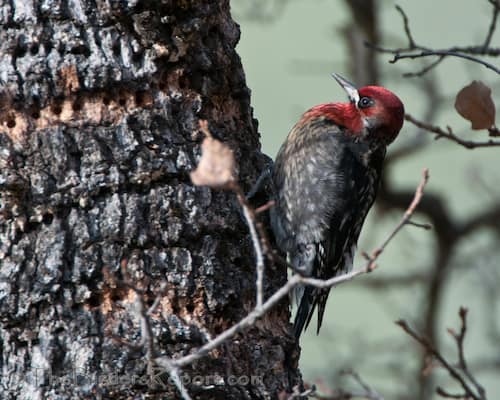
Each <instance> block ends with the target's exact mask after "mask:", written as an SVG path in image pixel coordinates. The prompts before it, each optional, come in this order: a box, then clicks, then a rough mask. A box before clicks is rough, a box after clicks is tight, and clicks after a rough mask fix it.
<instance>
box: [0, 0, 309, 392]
mask: <svg viewBox="0 0 500 400" xmlns="http://www.w3.org/2000/svg"><path fill="white" fill-rule="evenodd" d="M228 3H229V2H228V0H212V1H210V2H207V1H203V0H164V1H143V2H139V1H120V2H118V1H106V0H103V1H101V0H98V1H90V0H53V1H52V0H45V1H42V0H39V1H37V0H35V1H26V0H14V1H0V24H1V29H0V55H1V57H0V85H1V86H0V89H1V91H0V102H1V105H0V123H1V124H0V206H1V208H0V211H1V213H0V347H1V354H2V357H1V359H0V362H1V370H2V374H1V385H2V389H1V391H2V395H1V397H2V398H4V399H8V398H9V399H45V398H52V399H85V398H113V399H125V398H127V399H128V398H134V399H136V398H148V399H149V398H169V399H170V398H175V397H178V396H179V395H178V393H177V391H176V389H175V386H173V385H172V384H171V383H169V382H168V381H167V379H166V377H165V376H161V377H160V375H161V374H156V375H155V376H154V380H152V381H151V380H148V375H147V373H146V364H147V362H146V359H145V350H144V349H142V348H141V347H140V346H139V347H135V348H134V347H133V346H129V345H127V343H132V344H137V343H139V341H140V339H141V333H140V329H139V322H138V319H137V318H136V316H135V314H134V312H133V306H134V297H135V296H136V295H137V294H136V292H135V291H134V290H133V289H132V288H131V286H130V285H127V284H126V282H125V281H126V279H128V280H129V282H132V283H133V285H134V286H136V287H138V288H140V289H141V290H142V291H143V292H144V298H145V299H146V303H147V304H151V303H152V302H153V300H154V299H155V298H156V296H157V295H158V293H159V290H160V285H161V283H162V282H166V283H167V286H166V290H165V291H164V292H163V294H162V295H161V301H160V304H159V306H158V308H157V309H156V311H155V312H154V313H153V315H152V318H151V325H152V330H153V335H154V339H155V344H156V348H157V350H158V351H159V352H160V353H162V354H168V355H171V356H172V357H175V356H179V355H184V354H187V353H189V351H190V350H191V349H193V348H195V347H197V346H200V345H201V344H203V343H204V342H205V341H206V340H207V337H209V336H210V335H212V336H213V335H214V334H217V333H218V332H221V331H222V330H224V329H226V328H228V327H229V326H231V324H232V323H234V322H236V321H238V320H239V319H240V318H242V317H243V316H244V315H245V314H246V313H247V312H248V310H249V309H251V307H252V306H253V305H254V299H255V284H254V281H255V263H254V255H253V253H252V246H251V243H250V240H249V237H248V230H247V227H246V226H245V224H244V222H243V220H242V218H241V214H240V210H239V207H238V204H237V202H236V201H235V199H234V195H233V194H231V193H226V192H217V191H212V190H209V189H207V188H197V187H193V186H192V184H191V182H190V180H189V175H188V172H189V171H190V170H191V169H193V168H194V165H195V164H196V160H197V157H198V156H199V143H200V140H201V135H200V133H199V132H198V130H197V127H198V121H199V119H206V120H208V121H209V125H210V129H211V131H212V133H213V134H214V136H216V137H217V138H218V139H220V140H222V141H224V142H226V143H228V144H229V146H230V147H231V148H232V149H233V150H234V152H235V155H236V158H237V160H238V164H239V174H240V179H241V183H242V185H243V187H244V188H247V189H248V188H249V187H250V185H251V183H252V182H254V181H255V179H256V177H257V176H258V175H259V172H260V171H261V170H262V169H263V168H264V167H265V165H266V163H267V162H268V160H267V158H266V157H265V156H264V155H262V153H261V152H260V144H259V135H258V133H257V126H256V121H255V120H253V118H252V112H251V108H250V94H249V90H248V88H247V87H246V84H245V79H244V74H243V70H242V67H241V63H240V59H239V57H238V55H237V54H236V52H235V50H234V48H235V45H236V43H237V41H238V38H239V29H238V26H237V25H236V24H235V23H234V22H233V21H232V19H231V17H230V14H229V4H228ZM285 279H286V271H283V270H279V269H276V268H268V270H267V271H266V291H267V293H269V292H270V291H272V290H274V289H275V288H277V287H278V286H279V285H281V284H283V282H284V281H285ZM288 318H289V314H288V308H287V304H282V305H281V306H280V307H277V308H276V309H275V312H273V313H272V314H270V315H268V316H266V317H265V318H264V319H263V320H261V321H258V322H257V323H256V325H255V326H254V327H253V328H252V329H250V330H248V331H246V332H245V333H244V334H242V335H240V336H237V337H236V338H235V339H234V340H232V341H230V342H228V343H227V344H226V345H225V346H223V347H222V348H220V349H218V350H217V351H214V352H212V353H211V354H210V355H209V356H207V357H205V358H204V359H202V360H201V361H198V362H196V363H195V364H194V365H192V366H191V367H190V368H187V369H186V370H184V371H183V373H185V374H187V375H185V376H184V377H186V376H190V377H191V378H193V377H194V376H198V377H200V376H201V377H207V376H208V377H213V378H214V379H212V381H211V382H206V381H204V380H201V381H200V380H198V381H193V380H192V379H191V380H186V383H187V388H188V390H189V391H190V392H191V395H193V396H194V397H196V398H200V399H205V398H206V399H214V398H227V399H232V398H234V399H240V398H241V399H243V398H248V399H250V398H252V399H254V398H255V399H261V398H262V399H263V398H276V397H277V394H278V393H279V392H280V391H281V390H283V389H286V388H289V387H291V386H293V385H295V384H297V382H299V381H300V375H299V373H298V370H297V357H298V352H297V348H296V345H295V343H294V342H293V339H292V338H291V337H290V336H289V324H288ZM217 376H220V377H222V378H224V379H225V381H226V382H224V381H223V380H222V381H221V380H216V379H215V377H217ZM159 377H160V378H161V379H160V378H159ZM228 378H232V379H233V380H232V381H231V384H228V382H227V379H228ZM163 383H166V384H165V385H163Z"/></svg>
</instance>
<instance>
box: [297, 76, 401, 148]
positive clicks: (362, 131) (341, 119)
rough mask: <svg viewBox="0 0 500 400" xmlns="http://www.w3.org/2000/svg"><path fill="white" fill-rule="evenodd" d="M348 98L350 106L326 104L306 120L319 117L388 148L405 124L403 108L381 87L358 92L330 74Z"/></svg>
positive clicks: (316, 109)
mask: <svg viewBox="0 0 500 400" xmlns="http://www.w3.org/2000/svg"><path fill="white" fill-rule="evenodd" d="M332 75H333V77H334V78H335V79H336V80H337V82H338V83H339V84H340V85H341V86H342V87H343V88H344V90H345V91H346V92H347V94H348V96H349V100H350V102H349V103H328V104H321V105H319V106H316V107H314V108H312V109H311V110H310V111H309V112H307V113H306V114H305V117H306V118H310V117H313V118H314V117H318V116H322V117H325V118H327V119H330V120H332V121H334V122H335V123H336V124H338V125H341V126H344V127H345V128H347V129H348V131H349V132H350V133H351V134H352V135H355V136H361V137H365V138H368V139H374V140H377V141H379V142H382V143H383V144H385V145H387V144H389V143H391V142H392V141H393V140H394V139H396V137H397V135H398V133H399V131H400V130H401V127H402V126H403V120H404V106H403V103H402V102H401V100H400V99H399V98H398V97H397V96H396V95H395V94H394V93H392V92H391V91H389V90H387V89H385V88H383V87H380V86H365V87H363V88H361V89H359V90H358V89H356V87H355V86H354V85H353V84H352V83H350V82H349V81H347V80H346V79H344V78H342V77H341V76H340V75H337V74H332Z"/></svg>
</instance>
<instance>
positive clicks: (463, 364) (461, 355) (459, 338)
mask: <svg viewBox="0 0 500 400" xmlns="http://www.w3.org/2000/svg"><path fill="white" fill-rule="evenodd" d="M467 311H468V310H467V308H465V307H460V310H459V311H458V315H459V316H460V321H461V327H460V333H459V334H458V335H457V334H455V333H454V332H453V331H450V334H451V335H452V336H453V337H454V338H455V340H456V342H457V348H458V365H459V366H460V369H461V370H462V371H463V372H464V374H465V376H466V377H467V378H468V379H469V380H470V381H471V382H472V384H473V385H474V386H475V387H476V390H477V391H478V393H479V395H480V396H481V398H485V396H486V392H485V390H484V388H483V387H482V386H481V385H480V384H479V382H478V381H477V380H476V378H475V377H474V375H472V373H471V372H470V370H469V368H468V366H467V361H466V359H465V351H464V341H465V334H466V333H467Z"/></svg>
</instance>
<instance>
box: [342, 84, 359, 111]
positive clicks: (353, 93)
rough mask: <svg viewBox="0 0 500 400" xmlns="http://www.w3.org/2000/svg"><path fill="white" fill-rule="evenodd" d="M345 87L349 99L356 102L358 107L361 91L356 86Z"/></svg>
mask: <svg viewBox="0 0 500 400" xmlns="http://www.w3.org/2000/svg"><path fill="white" fill-rule="evenodd" d="M344 89H345V91H346V92H347V95H348V96H349V99H350V100H351V101H352V102H354V104H355V105H356V108H358V102H359V92H358V91H357V90H356V89H355V88H353V87H349V86H346V87H344Z"/></svg>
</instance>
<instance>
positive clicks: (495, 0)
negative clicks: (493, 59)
mask: <svg viewBox="0 0 500 400" xmlns="http://www.w3.org/2000/svg"><path fill="white" fill-rule="evenodd" d="M488 1H489V2H490V4H491V5H492V6H493V16H492V18H491V23H490V27H489V29H488V33H487V35H486V39H485V40H484V44H483V48H484V49H485V50H486V49H487V48H488V47H489V46H490V43H491V38H492V37H493V33H494V32H495V28H496V26H497V20H498V14H499V12H500V3H499V1H498V0H488Z"/></svg>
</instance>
